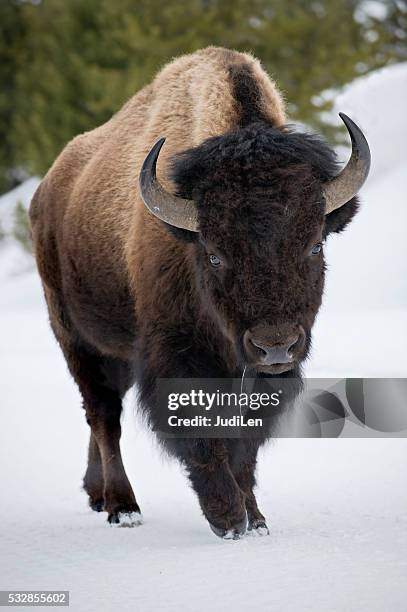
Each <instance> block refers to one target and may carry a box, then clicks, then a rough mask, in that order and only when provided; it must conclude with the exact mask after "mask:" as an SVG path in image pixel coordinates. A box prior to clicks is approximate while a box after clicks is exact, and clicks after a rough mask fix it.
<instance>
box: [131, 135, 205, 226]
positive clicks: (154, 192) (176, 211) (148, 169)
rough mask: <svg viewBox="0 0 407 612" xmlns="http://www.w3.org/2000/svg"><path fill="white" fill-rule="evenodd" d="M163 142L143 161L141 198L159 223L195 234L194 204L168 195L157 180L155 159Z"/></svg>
mask: <svg viewBox="0 0 407 612" xmlns="http://www.w3.org/2000/svg"><path fill="white" fill-rule="evenodd" d="M164 142H165V138H160V140H158V141H157V142H156V143H155V145H154V146H153V148H152V149H151V151H150V152H149V154H148V155H147V157H146V158H145V160H144V163H143V166H142V168H141V172H140V178H139V183H140V192H141V197H142V198H143V202H144V204H145V205H146V206H147V208H148V210H149V211H150V212H151V213H153V215H155V216H156V217H158V218H159V219H161V221H165V223H168V224H169V225H174V226H175V227H179V228H181V229H185V230H189V231H190V232H197V231H198V211H197V208H196V205H195V202H194V201H193V200H184V199H183V198H178V197H176V196H174V195H173V194H171V193H169V192H168V191H166V190H165V189H164V188H163V187H162V185H160V182H159V181H158V179H157V159H158V155H159V153H160V150H161V147H162V146H163V144H164Z"/></svg>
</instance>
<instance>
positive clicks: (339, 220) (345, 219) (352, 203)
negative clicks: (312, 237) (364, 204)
mask: <svg viewBox="0 0 407 612" xmlns="http://www.w3.org/2000/svg"><path fill="white" fill-rule="evenodd" d="M358 210H359V200H358V198H357V196H355V197H354V198H352V199H351V200H349V202H347V203H346V204H344V205H343V206H341V207H340V208H337V209H336V210H333V211H332V212H330V213H328V214H327V215H325V228H324V238H326V237H327V236H329V234H332V233H340V232H342V231H343V230H344V229H345V227H346V226H347V225H348V223H350V222H351V221H352V219H353V217H354V216H355V214H356V213H357V212H358Z"/></svg>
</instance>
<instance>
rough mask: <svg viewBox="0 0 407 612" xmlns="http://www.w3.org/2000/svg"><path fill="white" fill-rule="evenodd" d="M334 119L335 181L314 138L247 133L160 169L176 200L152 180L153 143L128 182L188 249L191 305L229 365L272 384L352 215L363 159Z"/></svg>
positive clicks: (328, 153) (286, 365)
mask: <svg viewBox="0 0 407 612" xmlns="http://www.w3.org/2000/svg"><path fill="white" fill-rule="evenodd" d="M342 118H343V120H344V122H345V124H346V126H347V128H348V131H349V133H350V135H351V139H352V156H351V158H350V160H349V162H348V164H347V166H346V167H345V168H344V169H343V170H342V171H341V172H339V169H338V165H337V161H336V156H335V153H334V152H333V151H332V150H331V149H330V148H329V147H328V146H327V145H326V144H325V143H324V142H323V141H322V140H321V139H320V138H318V137H316V136H314V135H310V134H307V133H298V132H296V131H294V130H293V129H290V128H289V127H283V128H278V129H276V128H272V127H270V126H269V125H267V124H264V123H255V124H252V125H249V126H247V127H245V128H241V129H239V130H236V131H234V132H231V133H228V134H224V135H222V136H218V137H214V138H211V139H209V140H207V141H205V142H204V143H202V144H201V145H199V146H197V147H195V148H193V149H190V150H187V151H185V152H183V153H181V154H180V155H178V156H176V158H175V159H174V160H173V162H172V176H173V179H174V181H175V183H176V185H177V186H178V195H172V194H169V193H167V192H166V191H165V190H164V189H163V187H162V186H161V185H160V184H159V182H158V180H157V178H156V172H155V168H156V161H157V157H158V154H159V151H160V149H161V147H162V145H163V143H164V139H161V140H160V141H159V142H158V143H157V144H156V145H155V146H154V147H153V149H152V150H151V151H150V153H149V155H148V156H147V158H146V160H145V162H144V165H143V168H142V172H141V175H140V187H141V193H142V196H143V200H144V202H145V204H146V206H147V207H148V208H149V210H150V211H151V212H152V213H153V214H154V215H156V216H157V217H159V218H160V219H161V220H162V221H164V222H165V223H166V225H167V227H168V229H169V231H171V232H172V233H173V234H174V235H175V236H176V237H177V238H179V239H180V240H188V241H189V242H191V245H190V246H189V248H190V249H191V252H192V253H193V261H194V266H195V272H196V274H195V278H196V280H197V286H198V289H199V291H200V292H201V303H202V305H203V307H204V309H205V311H206V312H207V313H210V315H211V317H212V318H213V319H214V320H215V321H216V323H217V325H218V326H219V328H220V329H221V330H222V332H223V334H224V335H225V336H226V337H227V338H228V339H229V340H230V341H231V343H232V345H233V347H234V349H235V352H236V354H237V355H238V358H239V362H240V365H241V366H242V365H249V366H252V367H254V368H256V369H257V370H258V371H259V372H264V373H268V374H278V375H280V374H282V373H283V372H289V371H290V370H293V369H296V368H298V365H299V364H300V363H301V361H302V360H303V359H305V357H306V356H307V353H308V351H309V347H310V342H311V329H312V325H313V323H314V320H315V316H316V314H317V312H318V309H319V306H320V304H321V298H322V292H323V286H324V270H325V263H324V253H323V243H324V241H325V239H326V237H327V236H328V234H329V233H331V232H338V231H341V230H342V229H343V228H344V227H345V226H346V225H347V223H348V222H349V221H350V220H351V218H352V217H353V215H354V214H355V212H356V211H357V200H356V198H355V197H354V196H355V195H356V193H357V192H358V190H359V189H360V187H361V185H362V184H363V182H364V180H365V179H366V177H367V174H368V171H369V165H370V154H369V147H368V145H367V142H366V140H365V138H364V136H363V134H362V132H361V131H360V130H359V128H358V127H357V126H356V125H355V124H354V123H353V122H352V121H351V120H350V119H349V118H348V117H346V116H345V115H342Z"/></svg>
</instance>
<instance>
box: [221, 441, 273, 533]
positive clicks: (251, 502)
mask: <svg viewBox="0 0 407 612" xmlns="http://www.w3.org/2000/svg"><path fill="white" fill-rule="evenodd" d="M229 443H230V446H231V449H230V455H231V459H230V464H231V469H232V472H233V474H234V477H235V479H236V482H237V484H238V485H239V487H240V489H241V490H242V491H243V493H244V495H245V504H246V510H247V518H248V526H247V530H248V532H249V533H250V534H251V535H260V536H262V535H268V534H269V530H268V527H267V524H266V519H265V518H264V516H263V514H262V513H261V512H260V510H259V507H258V505H257V500H256V497H255V494H254V492H253V489H254V487H255V485H256V477H255V471H256V458H257V451H258V444H257V442H256V440H236V441H235V440H233V441H232V440H230V441H229Z"/></svg>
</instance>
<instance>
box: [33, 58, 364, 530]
mask: <svg viewBox="0 0 407 612" xmlns="http://www.w3.org/2000/svg"><path fill="white" fill-rule="evenodd" d="M341 117H342V120H343V121H344V123H345V125H346V127H347V129H348V132H349V134H350V137H351V140H352V154H351V158H350V160H349V162H348V164H347V165H346V167H345V168H344V169H342V170H340V169H339V167H338V164H337V160H336V156H335V154H334V152H333V151H332V150H331V149H330V148H329V146H328V145H327V144H326V143H325V142H324V141H323V140H322V139H321V138H319V137H317V136H316V135H312V134H310V133H307V132H300V131H299V130H298V129H295V128H293V127H292V126H290V125H288V124H287V123H286V115H285V110H284V104H283V101H282V97H281V95H280V93H279V91H278V89H277V88H276V85H275V84H274V82H273V81H272V80H271V79H270V77H269V76H268V75H267V74H266V72H265V71H264V70H263V68H262V67H261V65H260V63H259V61H258V60H256V59H255V58H253V57H252V56H251V55H249V54H245V53H239V52H236V51H231V50H227V49H222V48H215V47H210V48H207V49H203V50H201V51H198V52H196V53H193V54H191V55H186V56H183V57H180V58H178V59H175V60H174V61H173V62H172V63H170V64H168V65H167V66H165V67H164V68H163V70H162V71H161V72H160V73H159V74H158V75H157V76H156V78H155V79H154V80H153V82H152V83H151V84H149V85H147V86H145V87H144V88H143V89H142V90H141V91H140V92H138V93H137V94H136V95H135V96H134V97H132V98H131V99H130V100H129V101H128V102H127V103H126V104H125V105H124V106H123V108H122V109H121V110H120V111H119V112H117V113H116V114H115V115H114V116H113V117H112V118H111V119H110V120H109V121H107V123H105V124H104V125H102V126H100V127H98V128H96V129H94V130H92V131H89V132H86V133H84V134H81V135H79V136H77V137H76V138H74V139H73V140H72V141H71V142H70V143H69V144H68V145H67V146H66V147H65V149H64V150H63V151H62V153H61V154H60V155H59V157H58V158H57V159H56V161H55V162H54V164H53V165H52V167H51V168H50V170H49V171H48V173H47V175H46V176H45V178H44V179H43V181H42V182H41V184H40V186H39V187H38V190H37V192H36V193H35V195H34V198H33V201H32V204H31V208H30V219H31V225H32V234H33V241H34V247H35V256H36V261H37V265H38V269H39V273H40V276H41V279H42V283H43V287H44V293H45V298H46V302H47V306H48V311H49V317H50V323H51V326H52V330H53V332H54V334H55V337H56V339H57V340H58V343H59V344H60V347H61V349H62V351H63V354H64V356H65V359H66V362H67V364H68V367H69V370H70V372H71V374H72V376H73V378H74V380H75V382H76V384H77V385H78V387H79V390H80V393H81V395H82V398H83V406H84V409H85V411H86V419H87V422H88V424H89V426H90V442H89V453H88V466H87V470H86V473H85V476H84V483H83V484H84V489H85V491H86V493H87V494H88V496H89V503H90V506H91V508H92V509H94V510H96V511H101V510H104V511H106V512H107V513H108V521H109V523H111V524H113V525H119V526H126V525H127V526H133V525H137V524H139V523H141V514H140V507H139V504H138V502H137V501H136V497H135V495H134V492H133V489H132V487H131V485H130V482H129V480H128V478H127V475H126V473H125V470H124V467H123V462H122V458H121V454H120V445H119V441H120V435H121V426H120V415H121V412H122V398H123V396H124V395H125V393H126V392H127V390H128V389H129V388H130V387H132V386H134V385H135V384H136V385H137V388H138V389H139V395H140V405H141V406H142V408H143V410H144V412H145V414H147V415H148V418H149V421H150V423H151V424H152V425H153V426H154V423H156V422H157V420H158V417H159V415H158V413H159V411H160V406H159V403H158V402H157V383H158V381H159V380H160V379H162V378H183V379H185V378H197V377H213V378H228V377H240V376H242V373H243V372H244V370H245V368H246V367H249V368H250V369H251V371H252V372H253V373H254V374H255V375H256V376H258V377H263V378H273V377H282V378H287V379H290V378H295V379H300V378H301V363H302V362H303V361H304V359H305V358H306V357H307V354H308V352H309V349H310V343H311V329H312V326H313V322H314V320H315V316H316V314H317V312H318V309H319V306H320V304H321V297H322V292H323V286H324V269H325V264H324V255H323V243H324V241H325V239H326V238H327V236H328V235H329V234H331V233H332V232H340V231H342V230H343V229H344V228H345V226H346V225H347V224H348V223H349V221H350V220H351V219H352V217H353V216H354V215H355V213H356V212H357V209H358V202H357V199H356V197H355V196H356V194H357V192H358V190H359V189H360V187H361V186H362V184H363V182H364V180H365V179H366V177H367V174H368V171H369V164H370V154H369V147H368V145H367V142H366V140H365V138H364V136H363V134H362V132H361V131H360V129H359V128H358V127H357V126H356V125H355V124H354V123H353V122H352V120H351V119H349V118H348V117H346V115H343V114H342V115H341ZM164 140H165V145H164ZM163 145H164V146H163ZM263 441H264V439H260V438H259V439H246V438H240V439H231V438H223V439H222V438H216V439H215V438H208V439H204V438H185V437H183V438H176V439H172V440H171V441H165V440H164V444H166V446H167V447H168V449H169V450H170V452H171V453H173V454H174V455H175V456H176V457H178V459H179V460H180V461H181V463H182V464H183V465H184V467H185V469H186V472H187V474H188V477H189V479H190V482H191V484H192V487H193V489H194V490H195V492H196V494H197V496H198V499H199V503H200V506H201V508H202V511H203V514H204V516H205V517H206V519H207V520H208V522H209V524H210V526H211V527H212V529H213V531H214V532H215V533H216V534H217V535H219V536H220V537H224V538H239V537H240V536H241V535H242V534H244V533H245V531H246V530H249V531H251V532H252V533H257V534H266V533H268V529H267V525H266V522H265V518H264V516H263V515H262V513H261V512H260V510H259V509H258V507H257V503H256V498H255V495H254V492H253V488H254V485H255V466H256V455H257V451H258V448H259V446H260V444H261V443H262V442H263Z"/></svg>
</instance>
